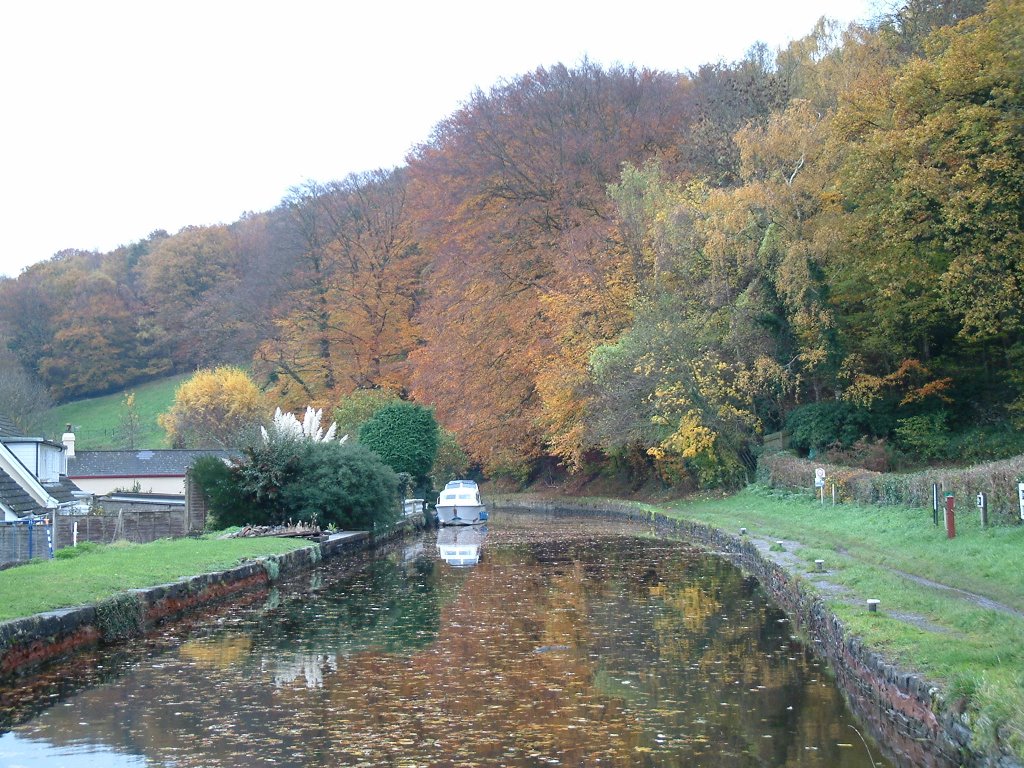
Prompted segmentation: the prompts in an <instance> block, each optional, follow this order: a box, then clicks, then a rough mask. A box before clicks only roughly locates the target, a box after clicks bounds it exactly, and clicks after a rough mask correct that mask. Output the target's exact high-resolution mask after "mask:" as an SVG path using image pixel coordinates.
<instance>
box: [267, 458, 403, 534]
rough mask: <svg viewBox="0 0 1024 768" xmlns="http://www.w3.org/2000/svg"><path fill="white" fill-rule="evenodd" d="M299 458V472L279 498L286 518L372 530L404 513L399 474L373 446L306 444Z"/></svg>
mask: <svg viewBox="0 0 1024 768" xmlns="http://www.w3.org/2000/svg"><path fill="white" fill-rule="evenodd" d="M297 459H298V462H297V469H296V471H295V473H294V474H293V475H292V476H291V477H290V479H289V480H288V481H287V482H286V483H285V484H284V485H283V486H282V487H281V489H280V494H279V496H278V497H277V499H276V500H275V501H276V503H275V507H274V510H275V512H276V513H277V514H278V515H279V516H281V517H282V519H292V520H296V521H298V520H303V521H306V522H315V523H319V524H320V525H330V526H335V527H338V528H348V529H366V528H372V527H373V525H374V524H375V523H376V524H377V525H381V524H388V523H392V522H394V521H395V520H396V519H397V518H398V514H399V498H398V478H397V476H396V475H395V473H394V472H393V471H392V470H391V468H390V467H388V466H387V465H385V464H384V463H383V462H381V460H380V459H379V458H378V457H377V455H376V454H375V453H373V452H372V451H370V450H369V449H367V448H365V447H363V446H362V445H358V444H355V445H347V444H340V443H335V442H330V443H303V444H302V445H301V447H300V451H299V454H298V456H297Z"/></svg>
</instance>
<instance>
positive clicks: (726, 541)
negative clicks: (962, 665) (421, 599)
mask: <svg viewBox="0 0 1024 768" xmlns="http://www.w3.org/2000/svg"><path fill="white" fill-rule="evenodd" d="M496 506H500V507H504V508H509V509H531V510H536V511H544V512H547V513H550V514H554V515H561V514H564V515H580V514H600V515H608V516H611V517H613V518H620V519H628V520H630V521H632V522H634V523H639V524H642V525H643V526H644V527H647V528H649V529H650V530H651V531H652V532H654V533H656V534H657V535H659V536H666V537H672V538H681V539H685V540H688V541H693V542H695V543H698V544H700V545H703V546H705V547H707V548H708V549H710V550H712V551H713V552H715V553H719V554H721V555H723V556H725V557H727V558H729V559H730V560H731V561H732V562H734V563H735V564H736V565H738V566H739V567H740V568H742V569H743V570H744V571H746V572H748V573H749V574H751V575H752V576H754V577H755V578H757V579H758V581H759V582H760V583H761V585H762V586H763V588H764V589H765V591H766V592H767V593H768V594H769V595H770V596H771V598H772V599H773V601H775V602H776V603H777V604H778V605H779V606H780V607H781V608H783V609H784V610H785V611H786V613H787V614H788V615H789V616H790V617H791V618H792V619H793V621H794V622H795V623H796V624H797V626H798V627H799V628H800V629H801V632H803V633H804V634H805V635H806V636H807V638H808V639H809V641H810V642H811V644H812V645H813V646H814V648H815V649H816V652H817V653H818V654H819V655H820V656H821V657H822V658H824V659H826V660H827V661H828V662H829V664H830V665H831V668H832V670H833V672H834V674H835V676H836V683H837V685H838V686H839V688H840V689H841V690H842V692H843V694H844V696H845V697H846V698H847V700H848V702H849V705H850V708H851V709H852V710H853V711H854V712H855V713H856V715H857V716H858V718H860V720H861V722H863V723H864V724H865V726H866V727H867V728H868V730H869V731H870V733H871V735H872V737H873V738H875V739H876V740H877V741H878V742H879V743H881V744H883V745H885V746H886V748H887V749H888V750H889V752H890V753H891V754H892V757H893V760H894V762H896V763H897V764H898V765H904V766H929V767H930V766H940V767H942V768H946V767H947V766H950V767H952V766H961V765H962V766H979V767H984V768H1019V766H1021V765H1022V763H1021V761H1020V760H1019V758H1017V757H1016V756H1015V755H1012V754H1010V753H1009V752H1008V751H1005V750H1002V749H989V750H982V749H979V748H978V747H977V739H976V738H975V734H973V733H972V731H971V730H970V728H969V727H967V725H966V722H965V721H966V719H965V718H964V717H962V715H961V713H960V712H959V711H958V709H957V707H956V706H955V705H954V704H953V703H951V702H949V701H947V700H946V698H945V697H944V695H943V691H942V689H941V687H940V686H939V685H937V684H935V683H934V682H933V681H930V680H928V679H926V678H925V677H924V676H923V675H921V674H920V673H918V672H917V671H915V670H912V669H906V668H904V667H902V666H900V665H897V664H895V663H893V662H892V661H891V660H890V659H887V658H886V657H885V656H884V655H883V654H882V653H880V652H879V651H878V650H877V649H874V648H871V647H869V646H867V645H865V644H864V643H863V641H862V640H861V639H859V638H858V637H857V636H856V635H855V634H853V633H852V632H850V631H849V629H848V628H847V627H846V626H845V625H844V623H843V622H842V621H841V620H840V619H839V618H838V617H837V616H836V615H835V614H834V613H833V612H832V611H831V610H829V608H828V606H827V605H826V603H825V601H824V599H823V590H825V589H827V588H828V585H827V581H825V580H823V579H822V578H821V574H817V573H809V572H807V569H806V567H805V563H804V562H803V560H801V559H799V558H795V557H793V555H792V550H793V548H794V547H798V546H799V543H798V542H778V541H774V540H770V539H766V538H763V537H761V538H758V537H756V536H752V535H734V534H732V533H728V532H725V531H723V530H721V529H719V528H716V527H714V526H712V525H708V524H705V523H702V522H696V521H693V520H687V519H681V518H674V517H669V516H667V515H665V514H662V513H660V512H656V511H653V510H651V509H648V508H641V507H640V505H638V504H635V503H631V502H619V501H615V500H590V501H582V500H573V499H564V498H561V499H543V498H537V497H532V496H531V497H523V498H516V497H512V496H509V497H502V498H501V499H500V502H499V504H498V505H496Z"/></svg>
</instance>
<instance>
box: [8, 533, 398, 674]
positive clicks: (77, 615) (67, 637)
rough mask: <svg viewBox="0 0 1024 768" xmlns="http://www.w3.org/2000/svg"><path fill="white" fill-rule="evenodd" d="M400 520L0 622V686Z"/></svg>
mask: <svg viewBox="0 0 1024 768" xmlns="http://www.w3.org/2000/svg"><path fill="white" fill-rule="evenodd" d="M412 526H413V523H412V521H410V520H403V521H402V522H400V523H399V524H398V525H396V526H394V527H393V528H391V529H390V530H388V531H387V533H384V534H377V535H376V536H374V535H371V534H370V533H369V532H367V531H348V532H340V533H335V534H332V535H329V536H326V537H325V538H324V539H323V540H322V541H316V542H313V543H311V544H310V545H309V546H305V547H300V548H298V549H293V550H291V551H289V552H282V553H279V554H272V555H266V556H261V557H257V558H254V559H252V560H247V561H245V562H243V563H240V564H239V565H237V566H234V567H232V568H228V569H226V570H222V571H216V572H210V573H201V574H197V575H195V576H191V577H188V578H183V579H179V580H178V581H175V582H171V583H166V584H157V585H154V586H149V587H143V588H139V589H129V590H126V591H123V592H120V593H118V594H116V595H114V596H112V597H110V598H107V599H105V600H102V601H100V602H97V603H95V604H90V605H79V606H72V607H68V608H60V609H57V610H53V611H47V612H45V613H39V614H36V615H33V616H26V617H23V618H18V619H12V620H9V621H4V622H0V682H4V681H9V680H10V679H12V678H16V677H18V676H21V675H25V674H28V673H31V672H33V671H35V670H37V669H39V668H40V667H42V666H44V665H46V664H48V663H50V662H53V661H57V660H59V659H63V658H66V657H68V656H70V655H72V654H75V653H79V652H82V651H86V650H89V649H93V648H97V647H101V646H104V645H110V644H113V643H118V642H123V641H125V640H128V639H130V638H133V637H141V636H142V635H144V634H146V633H147V632H150V631H152V630H153V629H154V628H155V627H157V626H159V625H161V624H163V623H166V622H168V621H174V620H176V619H180V618H181V617H184V616H187V615H188V614H190V613H193V612H195V611H198V610H201V609H203V608H206V607H208V606H212V605H215V604H217V603H220V602H223V601H225V600H228V599H233V600H240V599H242V597H243V596H245V595H248V594H250V593H253V592H258V591H260V590H263V591H265V590H266V589H268V588H269V587H270V585H271V584H272V583H273V582H275V581H277V580H278V579H282V578H287V577H290V576H294V575H296V574H299V573H302V572H303V571H307V570H310V569H312V568H314V567H316V565H317V564H318V563H320V562H322V561H323V560H327V559H333V558H337V557H341V556H349V555H352V554H354V553H356V552H361V551H364V550H366V549H370V548H372V547H374V546H378V545H380V544H383V543H385V542H387V541H390V540H392V539H394V538H395V537H397V536H400V535H402V534H403V533H404V532H405V531H406V530H408V529H409V528H410V527H412Z"/></svg>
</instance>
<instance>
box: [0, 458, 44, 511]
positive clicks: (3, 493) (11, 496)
mask: <svg viewBox="0 0 1024 768" xmlns="http://www.w3.org/2000/svg"><path fill="white" fill-rule="evenodd" d="M0 502H3V504H4V506H6V507H8V508H9V509H10V510H11V511H12V512H14V513H15V514H16V515H22V514H24V513H26V512H32V511H33V510H36V509H39V505H38V504H36V502H35V499H33V498H32V497H31V496H29V494H28V492H27V491H26V490H25V489H23V488H22V487H21V486H20V485H18V483H17V482H15V480H14V478H13V477H11V476H10V475H8V474H7V473H6V472H5V471H4V470H3V469H0Z"/></svg>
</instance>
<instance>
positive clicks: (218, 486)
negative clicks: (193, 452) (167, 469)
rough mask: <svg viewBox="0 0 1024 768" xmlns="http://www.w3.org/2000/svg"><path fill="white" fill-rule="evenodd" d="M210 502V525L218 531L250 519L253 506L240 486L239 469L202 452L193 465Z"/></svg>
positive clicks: (209, 528)
mask: <svg viewBox="0 0 1024 768" xmlns="http://www.w3.org/2000/svg"><path fill="white" fill-rule="evenodd" d="M190 474H191V476H192V479H193V480H194V481H195V483H196V485H198V486H199V489H200V491H202V494H203V496H204V497H205V499H206V503H207V505H208V509H207V516H206V528H207V529H208V530H212V531H216V530H220V529H222V528H226V527H228V526H231V525H245V524H246V523H248V522H250V518H251V517H252V510H251V507H250V505H249V503H248V502H247V501H246V499H245V497H244V496H243V494H242V493H241V492H240V490H239V483H238V476H237V472H236V470H235V469H234V468H233V467H232V466H230V465H228V464H226V463H225V462H224V461H223V460H221V459H219V458H217V457H216V456H202V457H200V458H198V459H196V460H195V462H194V463H193V464H192V467H191V469H190Z"/></svg>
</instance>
